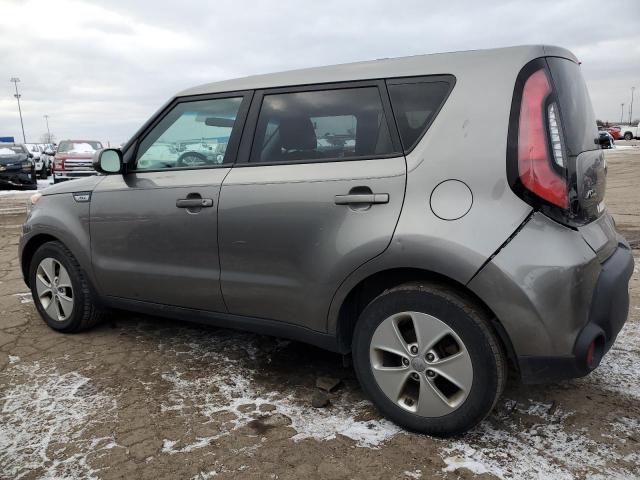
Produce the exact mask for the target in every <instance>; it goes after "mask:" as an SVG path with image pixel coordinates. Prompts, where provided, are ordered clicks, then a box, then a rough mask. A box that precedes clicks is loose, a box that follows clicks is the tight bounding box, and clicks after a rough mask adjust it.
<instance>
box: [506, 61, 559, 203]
mask: <svg viewBox="0 0 640 480" xmlns="http://www.w3.org/2000/svg"><path fill="white" fill-rule="evenodd" d="M551 94H552V88H551V84H550V82H549V78H548V76H547V73H546V71H545V69H544V68H540V69H539V70H536V71H535V72H534V73H532V74H531V75H530V76H529V77H528V78H527V79H526V82H525V84H524V88H523V90H522V99H521V101H520V111H519V112H518V113H519V120H518V137H517V139H518V140H517V141H518V147H517V157H518V160H517V164H518V171H517V175H518V180H519V181H520V182H521V184H522V186H523V187H524V188H525V189H526V190H528V191H529V192H531V193H533V194H534V195H536V196H537V197H539V198H541V199H542V200H545V201H546V202H549V203H551V204H552V205H555V206H556V207H560V208H562V209H567V208H568V207H569V192H568V186H567V178H566V174H565V173H564V172H563V169H564V166H565V155H564V147H563V142H562V128H561V125H560V117H559V115H558V107H557V105H556V104H555V103H553V102H550V101H549V100H550V97H551Z"/></svg>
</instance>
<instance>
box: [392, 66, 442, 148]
mask: <svg viewBox="0 0 640 480" xmlns="http://www.w3.org/2000/svg"><path fill="white" fill-rule="evenodd" d="M405 82H406V83H405ZM452 84H453V77H451V79H447V80H443V81H433V80H428V81H427V80H422V81H421V80H394V81H390V82H389V84H388V89H389V96H390V97H391V105H392V107H393V113H394V115H395V117H396V123H397V125H398V130H399V132H400V139H401V140H402V147H403V149H404V151H405V153H408V152H410V151H411V150H413V148H414V147H415V146H416V144H417V143H418V141H420V139H421V138H422V136H423V135H424V134H425V132H426V131H427V129H428V128H429V125H431V123H432V122H433V120H434V118H435V117H436V115H437V113H438V111H439V110H440V108H441V107H442V104H443V103H444V101H445V100H446V99H447V96H448V95H449V92H450V91H451V87H452Z"/></svg>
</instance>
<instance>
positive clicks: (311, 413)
mask: <svg viewBox="0 0 640 480" xmlns="http://www.w3.org/2000/svg"><path fill="white" fill-rule="evenodd" d="M257 338H259V337H257V336H253V335H250V334H247V335H244V336H243V338H242V341H239V339H238V334H237V333H234V334H233V337H231V339H232V340H233V341H232V342H228V341H227V340H226V339H225V338H224V337H218V336H212V337H210V339H209V340H208V343H207V344H200V343H195V342H194V343H189V344H188V346H189V350H188V351H186V352H185V351H184V350H183V348H184V345H182V346H181V347H180V350H179V351H177V352H176V354H180V355H191V356H196V357H199V358H200V360H202V359H203V358H206V359H207V360H206V361H208V362H212V363H214V364H216V365H225V369H224V373H215V374H211V375H204V376H202V375H197V376H193V375H186V374H185V373H184V372H182V371H178V370H177V369H175V368H174V369H173V371H171V372H168V373H164V374H162V375H161V377H162V379H163V380H165V381H167V382H169V383H171V384H172V388H171V390H170V392H169V394H168V396H167V401H165V402H163V403H162V404H161V411H163V412H174V413H176V414H180V415H185V416H189V415H191V414H192V413H193V412H194V411H195V412H197V413H199V414H200V415H203V416H204V417H206V418H210V419H211V420H215V419H216V418H217V417H219V416H220V415H221V414H223V413H231V414H233V417H234V418H233V419H232V420H230V421H229V422H227V423H225V424H224V425H223V426H222V427H221V430H220V432H217V433H216V434H214V435H211V436H207V437H199V438H196V439H195V441H193V442H192V443H187V444H182V443H181V444H179V445H178V442H177V441H175V440H172V439H165V440H164V446H163V451H164V452H165V453H170V454H175V453H184V452H190V451H193V450H194V449H199V448H203V447H206V446H208V445H210V444H211V443H212V442H213V441H215V440H216V439H218V438H220V437H222V436H225V435H229V434H230V433H231V432H233V431H234V430H237V429H239V428H242V427H245V426H246V425H248V424H249V422H251V421H252V420H255V419H257V418H267V420H266V421H268V418H277V417H278V416H280V418H282V417H286V418H287V419H288V420H285V421H286V423H287V424H289V421H290V424H289V426H290V427H292V428H293V429H294V430H295V433H294V435H293V436H292V439H293V440H294V441H299V440H303V439H306V438H313V439H316V440H321V441H322V440H332V439H334V438H336V436H337V435H343V436H346V437H348V438H351V439H352V440H354V442H355V443H356V445H357V446H359V447H369V448H377V447H379V446H380V445H381V444H382V443H384V442H385V441H387V440H388V439H390V438H391V437H393V436H395V435H397V434H399V433H404V430H402V429H401V428H399V427H398V426H396V425H395V424H393V423H392V422H390V421H388V420H385V419H374V420H359V419H356V418H357V417H358V416H359V415H360V414H361V413H362V412H363V411H365V409H366V408H370V403H369V402H366V401H357V402H355V403H354V402H353V401H350V400H349V399H346V398H344V396H340V397H338V398H336V399H333V400H332V404H331V406H330V407H329V408H324V409H316V408H313V407H311V405H309V404H308V400H307V399H300V398H296V397H295V396H294V395H293V394H290V395H284V394H283V393H282V392H278V391H271V392H270V391H260V390H259V389H258V387H257V385H259V383H260V382H257V381H255V380H254V377H255V376H256V372H255V371H254V370H251V369H249V368H247V367H246V366H244V362H242V361H239V360H236V359H234V358H230V354H231V353H232V350H233V349H237V348H238V347H237V345H238V344H239V343H240V344H241V345H242V351H243V354H247V356H248V357H249V358H250V359H251V360H252V361H259V362H261V363H268V362H269V360H268V359H267V358H265V352H264V351H261V350H260V349H259V348H258V343H257V341H256V340H257ZM288 343H289V342H276V345H275V347H274V348H275V349H278V348H282V347H283V346H284V345H287V344H288ZM205 345H206V347H205ZM272 351H273V350H272ZM267 356H268V354H267ZM245 358H246V357H245ZM252 363H253V362H252ZM264 404H270V405H273V407H274V408H275V409H274V410H272V411H271V412H268V413H265V412H263V411H260V406H261V405H264Z"/></svg>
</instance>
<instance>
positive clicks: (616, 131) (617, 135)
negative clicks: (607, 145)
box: [605, 127, 624, 140]
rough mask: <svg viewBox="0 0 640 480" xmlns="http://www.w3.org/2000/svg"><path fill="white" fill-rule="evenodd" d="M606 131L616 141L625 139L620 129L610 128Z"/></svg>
mask: <svg viewBox="0 0 640 480" xmlns="http://www.w3.org/2000/svg"><path fill="white" fill-rule="evenodd" d="M605 130H606V131H607V132H609V134H610V135H611V136H612V137H613V139H614V140H622V139H623V138H624V137H623V136H622V132H621V131H620V127H609V128H605Z"/></svg>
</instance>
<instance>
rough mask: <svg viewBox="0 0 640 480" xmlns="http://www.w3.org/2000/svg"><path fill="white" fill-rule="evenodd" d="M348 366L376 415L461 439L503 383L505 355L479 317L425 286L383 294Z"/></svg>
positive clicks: (361, 328)
mask: <svg viewBox="0 0 640 480" xmlns="http://www.w3.org/2000/svg"><path fill="white" fill-rule="evenodd" d="M353 360H354V367H355V370H356V374H357V376H358V379H359V380H360V383H361V385H362V387H363V389H364V391H365V392H366V393H367V395H368V396H369V397H370V398H371V400H372V401H373V403H374V404H375V405H376V406H377V407H378V409H379V410H380V411H381V412H382V414H384V415H385V416H386V417H388V418H390V419H391V420H393V421H394V422H395V423H397V424H399V425H401V426H403V427H405V428H408V429H410V430H414V431H419V432H423V433H427V434H430V435H435V436H441V437H446V436H451V435H457V434H460V433H463V432H465V431H467V430H469V429H470V428H472V427H473V426H475V425H476V424H478V423H479V422H480V421H481V420H482V419H483V418H485V417H486V416H487V415H488V414H489V412H490V411H491V410H492V409H493V407H494V405H495V403H496V402H497V400H498V398H499V396H500V395H501V393H502V390H503V388H504V383H505V379H506V361H505V358H504V353H503V351H502V348H501V346H500V343H499V341H498V339H497V337H496V335H495V334H494V333H493V332H492V330H491V328H490V327H489V323H488V318H486V315H485V314H484V312H483V311H482V310H480V309H479V308H477V307H476V306H475V305H474V304H473V303H471V302H469V301H468V300H467V299H465V298H464V297H462V296H460V295H458V294H456V293H454V292H452V291H450V290H447V289H446V288H444V287H442V286H438V285H435V284H427V283H420V284H406V285H402V286H399V287H396V288H393V289H390V290H387V291H385V292H384V293H382V294H381V295H379V296H378V297H377V298H375V299H374V300H373V301H372V302H371V303H370V304H369V305H368V306H367V307H366V308H365V310H364V311H363V312H362V314H361V316H360V319H359V320H358V323H357V325H356V331H355V334H354V340H353Z"/></svg>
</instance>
